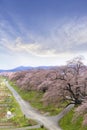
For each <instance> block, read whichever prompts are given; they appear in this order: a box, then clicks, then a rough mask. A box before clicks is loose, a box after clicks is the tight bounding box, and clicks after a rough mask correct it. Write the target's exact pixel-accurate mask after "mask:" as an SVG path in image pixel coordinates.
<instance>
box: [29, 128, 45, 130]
mask: <svg viewBox="0 0 87 130" xmlns="http://www.w3.org/2000/svg"><path fill="white" fill-rule="evenodd" d="M29 130H47V129H46V128H36V129H29Z"/></svg>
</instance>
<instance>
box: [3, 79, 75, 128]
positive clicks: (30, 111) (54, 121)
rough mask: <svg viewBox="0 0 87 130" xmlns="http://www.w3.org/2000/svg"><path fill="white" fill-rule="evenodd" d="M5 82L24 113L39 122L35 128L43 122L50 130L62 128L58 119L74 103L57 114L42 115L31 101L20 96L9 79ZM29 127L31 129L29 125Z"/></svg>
mask: <svg viewBox="0 0 87 130" xmlns="http://www.w3.org/2000/svg"><path fill="white" fill-rule="evenodd" d="M5 84H6V86H7V87H8V89H9V90H10V91H11V92H12V93H13V96H14V97H15V99H16V100H17V102H18V103H19V105H20V107H21V110H22V112H23V114H24V115H25V116H26V117H27V118H31V119H34V120H36V121H37V122H38V123H39V125H37V126H35V127H34V128H38V127H40V125H42V124H43V125H44V127H46V128H47V129H48V130H62V129H61V128H60V127H59V126H58V121H59V120H60V119H61V118H62V117H63V116H64V115H65V114H66V113H67V112H68V111H69V110H70V109H71V108H72V107H73V105H69V106H68V107H67V108H65V109H64V110H63V111H62V112H61V113H60V114H59V115H57V116H52V117H47V116H44V115H41V114H40V113H38V112H37V111H36V110H34V108H32V107H31V106H30V104H29V103H27V102H26V101H24V100H23V99H22V98H21V97H20V95H19V94H18V93H17V92H16V91H15V90H14V89H13V88H12V87H11V85H9V83H8V82H7V81H5ZM28 129H29V127H28ZM15 130H16V129H15ZM20 130H22V129H21V128H20ZM23 130H24V129H23Z"/></svg>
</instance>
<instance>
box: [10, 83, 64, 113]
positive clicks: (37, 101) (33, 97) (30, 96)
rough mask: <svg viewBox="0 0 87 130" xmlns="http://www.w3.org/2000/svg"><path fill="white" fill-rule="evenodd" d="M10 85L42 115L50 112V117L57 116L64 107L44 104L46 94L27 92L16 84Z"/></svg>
mask: <svg viewBox="0 0 87 130" xmlns="http://www.w3.org/2000/svg"><path fill="white" fill-rule="evenodd" d="M9 83H10V85H11V86H13V88H14V89H15V90H16V91H17V92H18V93H19V94H20V96H21V97H22V98H23V99H24V100H26V101H28V102H29V103H30V104H31V106H32V107H34V108H36V109H37V110H39V111H40V112H41V113H46V112H48V113H49V115H56V114H58V113H59V112H60V111H61V110H62V109H63V107H60V108H58V107H54V105H53V104H49V105H44V104H43V102H42V101H41V99H42V97H43V94H44V93H43V92H41V91H25V90H22V89H20V88H19V87H17V86H16V85H15V83H13V82H10V81H9Z"/></svg>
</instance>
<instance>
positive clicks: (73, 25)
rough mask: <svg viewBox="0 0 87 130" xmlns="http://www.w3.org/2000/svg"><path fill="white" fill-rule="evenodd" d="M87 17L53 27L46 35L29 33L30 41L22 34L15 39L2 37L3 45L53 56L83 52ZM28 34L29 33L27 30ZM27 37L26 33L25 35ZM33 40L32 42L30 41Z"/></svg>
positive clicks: (85, 42)
mask: <svg viewBox="0 0 87 130" xmlns="http://www.w3.org/2000/svg"><path fill="white" fill-rule="evenodd" d="M86 21H87V18H80V19H79V20H76V19H73V20H71V21H68V22H66V23H64V24H63V25H56V26H54V27H52V28H51V29H50V30H49V32H48V33H47V36H46V35H43V36H42V35H38V34H35V35H33V34H32V33H31V35H29V36H30V37H29V38H28V39H29V42H28V41H27V42H26V41H24V39H23V38H22V37H21V36H20V37H17V38H16V39H15V40H10V41H9V40H8V39H7V38H6V37H5V38H2V40H1V43H0V44H1V45H2V47H4V48H7V49H8V50H10V51H14V52H15V51H16V52H25V53H31V54H33V55H36V56H44V57H47V56H48V57H52V56H58V55H64V54H66V55H69V54H73V53H76V54H77V53H80V52H81V53H83V52H85V51H86V48H87V22H86ZM26 33H27V36H28V33H30V32H27V31H26ZM24 37H25V39H26V38H27V37H26V34H25V35H24ZM30 41H31V42H30Z"/></svg>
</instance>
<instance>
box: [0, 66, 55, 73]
mask: <svg viewBox="0 0 87 130" xmlns="http://www.w3.org/2000/svg"><path fill="white" fill-rule="evenodd" d="M51 68H53V66H39V67H31V66H19V67H16V68H13V69H9V70H2V69H0V73H2V72H18V71H25V70H32V69H51Z"/></svg>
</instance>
